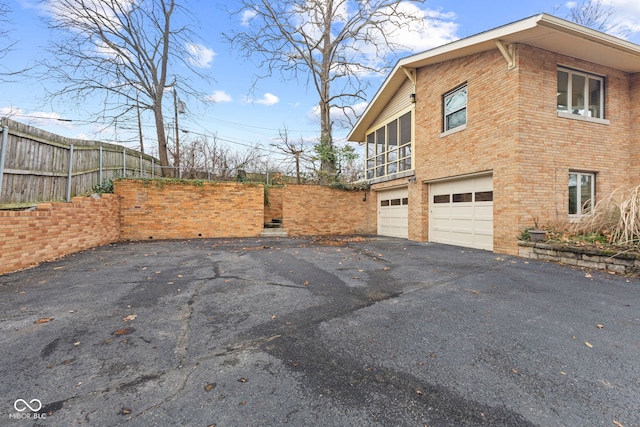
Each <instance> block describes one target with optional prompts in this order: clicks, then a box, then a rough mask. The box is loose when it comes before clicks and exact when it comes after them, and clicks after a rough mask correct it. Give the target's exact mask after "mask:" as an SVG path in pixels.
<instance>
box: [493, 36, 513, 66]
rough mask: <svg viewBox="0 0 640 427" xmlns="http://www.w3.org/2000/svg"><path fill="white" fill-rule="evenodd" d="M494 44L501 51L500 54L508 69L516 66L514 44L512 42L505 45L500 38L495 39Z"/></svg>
mask: <svg viewBox="0 0 640 427" xmlns="http://www.w3.org/2000/svg"><path fill="white" fill-rule="evenodd" d="M496 45H498V49H499V50H500V53H502V56H504V59H506V60H507V65H508V66H509V69H510V70H511V69H512V68H514V67H515V66H516V49H515V45H514V44H513V43H511V44H508V45H507V44H505V42H503V41H502V40H496Z"/></svg>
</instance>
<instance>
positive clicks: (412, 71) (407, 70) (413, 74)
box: [402, 67, 416, 85]
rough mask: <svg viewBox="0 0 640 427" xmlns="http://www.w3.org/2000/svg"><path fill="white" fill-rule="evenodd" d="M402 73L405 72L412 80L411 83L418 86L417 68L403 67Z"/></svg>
mask: <svg viewBox="0 0 640 427" xmlns="http://www.w3.org/2000/svg"><path fill="white" fill-rule="evenodd" d="M402 71H404V73H405V74H406V75H407V77H408V78H409V80H411V83H413V84H414V85H415V84H416V69H415V68H408V67H402Z"/></svg>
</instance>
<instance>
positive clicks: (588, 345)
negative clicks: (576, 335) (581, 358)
mask: <svg viewBox="0 0 640 427" xmlns="http://www.w3.org/2000/svg"><path fill="white" fill-rule="evenodd" d="M584 345H586V346H587V347H589V348H593V345H591V343H589V342H587V341H585V342H584Z"/></svg>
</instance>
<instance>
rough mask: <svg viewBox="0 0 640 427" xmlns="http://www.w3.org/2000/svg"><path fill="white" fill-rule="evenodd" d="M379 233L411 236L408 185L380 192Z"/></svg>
mask: <svg viewBox="0 0 640 427" xmlns="http://www.w3.org/2000/svg"><path fill="white" fill-rule="evenodd" d="M378 234H379V235H381V236H391V237H402V238H405V239H407V238H409V195H408V190H407V187H404V188H397V189H393V190H386V191H380V192H378Z"/></svg>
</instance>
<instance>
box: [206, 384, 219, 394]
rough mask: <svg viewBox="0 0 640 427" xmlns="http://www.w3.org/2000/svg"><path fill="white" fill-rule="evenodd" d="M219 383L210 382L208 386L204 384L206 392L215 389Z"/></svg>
mask: <svg viewBox="0 0 640 427" xmlns="http://www.w3.org/2000/svg"><path fill="white" fill-rule="evenodd" d="M217 385H218V384H216V383H209V384H207V385H206V386H204V391H206V392H210V391H211V390H213V389H214V388H216V386H217Z"/></svg>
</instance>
